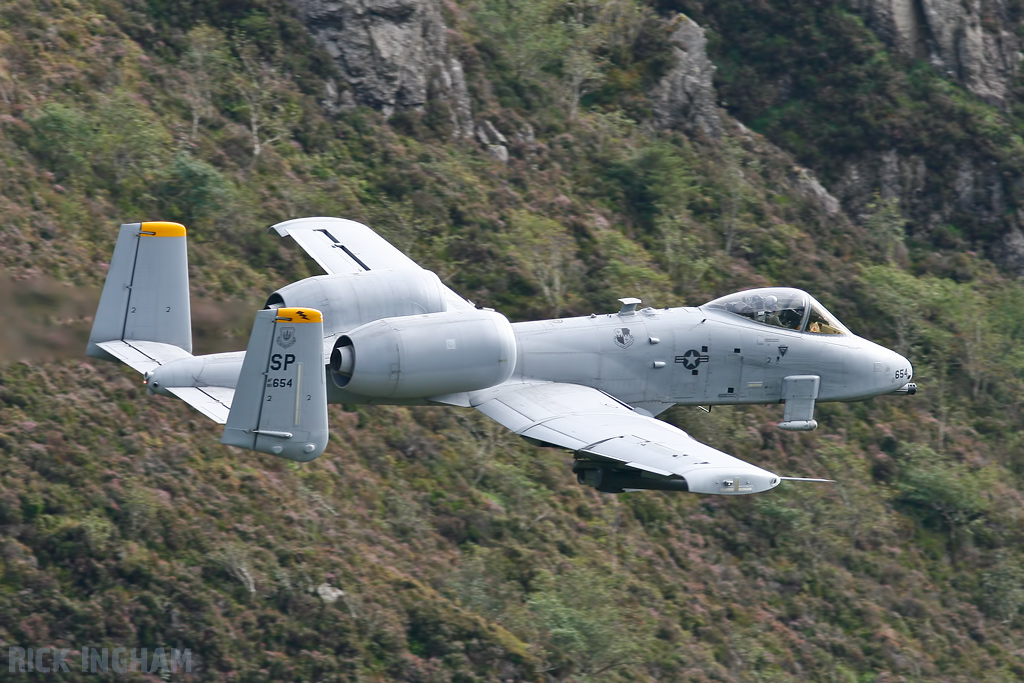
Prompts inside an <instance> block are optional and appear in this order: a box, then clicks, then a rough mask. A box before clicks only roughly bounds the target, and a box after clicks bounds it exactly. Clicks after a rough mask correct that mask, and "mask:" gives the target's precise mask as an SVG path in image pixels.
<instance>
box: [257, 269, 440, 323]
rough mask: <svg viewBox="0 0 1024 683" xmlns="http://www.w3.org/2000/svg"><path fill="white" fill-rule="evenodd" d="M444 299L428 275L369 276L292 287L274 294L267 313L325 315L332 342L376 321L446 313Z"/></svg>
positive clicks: (436, 282)
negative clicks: (312, 311)
mask: <svg viewBox="0 0 1024 683" xmlns="http://www.w3.org/2000/svg"><path fill="white" fill-rule="evenodd" d="M445 294H446V290H445V287H444V285H443V284H441V280H440V279H439V278H438V277H437V275H435V274H434V273H432V272H430V271H429V270H423V269H422V268H406V269H401V270H368V271H366V272H363V273H352V274H344V275H317V276H316V277H309V278H306V279H305V280H299V281H298V282H293V283H292V284H290V285H287V286H285V287H282V288H281V289H279V290H277V291H276V292H274V293H273V294H271V295H270V297H269V298H268V299H267V305H266V308H292V307H307V308H316V309H318V310H319V311H321V312H322V313H323V314H324V336H325V337H331V336H334V335H336V334H338V333H339V332H345V331H347V330H351V329H354V328H356V327H359V326H360V325H363V324H365V323H368V322H370V321H371V320H379V319H380V318H394V317H399V316H406V315H421V314H423V313H440V312H443V311H446V310H448V305H447V302H446V299H445Z"/></svg>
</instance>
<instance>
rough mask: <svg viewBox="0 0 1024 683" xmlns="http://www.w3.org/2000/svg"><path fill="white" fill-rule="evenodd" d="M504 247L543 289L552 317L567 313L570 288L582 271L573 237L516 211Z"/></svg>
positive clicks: (540, 218) (527, 276)
mask: <svg viewBox="0 0 1024 683" xmlns="http://www.w3.org/2000/svg"><path fill="white" fill-rule="evenodd" d="M503 246H504V247H505V249H506V250H507V251H508V253H509V255H510V256H511V257H512V260H513V262H514V263H515V265H516V267H517V269H518V270H519V272H520V273H522V275H523V277H524V278H525V279H526V280H527V281H528V282H530V284H532V285H534V286H536V287H537V288H538V289H540V291H541V294H542V295H543V296H544V301H545V303H546V304H547V305H548V307H549V308H550V309H551V312H552V314H553V315H559V314H560V313H561V312H562V311H563V310H565V306H566V302H567V295H568V291H569V287H570V284H571V283H572V282H573V281H574V280H576V279H577V278H578V277H579V276H580V274H581V273H582V270H583V268H582V265H581V264H580V262H579V261H578V260H576V248H577V247H576V240H575V239H574V238H573V236H572V234H571V233H570V232H569V231H568V230H566V229H565V228H564V227H562V226H561V225H560V224H559V223H557V222H556V221H553V220H551V219H550V218H545V217H544V216H538V215H536V214H532V213H530V212H528V211H516V212H514V213H513V214H512V216H511V218H510V219H509V221H508V231H507V232H506V233H505V235H504V238H503Z"/></svg>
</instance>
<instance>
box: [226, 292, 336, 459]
mask: <svg viewBox="0 0 1024 683" xmlns="http://www.w3.org/2000/svg"><path fill="white" fill-rule="evenodd" d="M323 338H324V326H323V316H322V315H321V314H320V311H318V310H316V309H314V308H279V309H276V310H269V311H260V312H258V313H257V314H256V322H255V324H253V328H252V336H251V337H249V347H248V348H247V349H246V351H245V360H244V361H242V371H241V374H240V375H239V377H238V386H237V387H236V389H235V396H234V400H233V402H232V403H231V412H230V414H229V415H228V421H227V424H226V425H225V426H224V436H223V438H221V443H224V444H227V445H229V446H240V447H242V448H248V449H250V450H253V451H259V452H260V453H269V454H270V455H277V456H280V457H282V458H288V459H289V460H296V461H298V462H309V461H310V460H313V459H314V458H316V457H317V456H318V455H320V454H321V453H323V452H324V448H326V447H327V437H328V427H327V383H326V382H327V380H326V375H325V373H324V364H323Z"/></svg>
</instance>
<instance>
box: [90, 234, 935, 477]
mask: <svg viewBox="0 0 1024 683" xmlns="http://www.w3.org/2000/svg"><path fill="white" fill-rule="evenodd" d="M271 230H274V231H276V232H277V233H278V234H279V235H281V236H282V237H283V236H290V237H292V238H294V239H295V241H296V242H298V243H299V245H300V246H302V247H303V248H304V249H305V250H306V252H307V253H308V254H309V255H310V256H312V257H313V259H314V260H316V262H317V263H319V264H320V265H321V266H322V267H323V269H324V270H325V271H327V275H320V276H317V277H311V278H307V279H305V280H301V281H299V282H295V283H293V284H290V285H287V286H285V287H282V288H281V289H279V290H277V291H276V292H274V293H273V294H271V295H270V298H269V299H267V304H266V307H265V308H264V310H262V311H259V312H258V313H257V314H256V320H255V324H254V326H253V331H252V336H251V337H250V339H249V345H248V347H247V349H246V350H245V351H238V352H233V353H217V354H212V355H206V356H193V355H192V353H191V350H192V332H191V319H190V318H191V316H190V312H189V293H188V264H187V257H186V250H185V239H186V238H185V228H184V227H183V226H181V225H178V224H176V223H161V222H149V223H132V224H127V225H122V226H121V231H120V234H119V236H118V240H117V244H116V247H115V249H114V256H113V258H112V260H111V263H110V271H109V274H108V276H107V281H106V284H105V286H104V289H103V294H102V297H101V299H100V305H99V309H98V311H97V313H96V318H95V322H94V325H93V329H92V334H91V336H90V340H89V346H88V350H87V353H88V354H89V355H90V356H94V357H97V358H105V359H109V360H120V361H123V362H124V363H127V364H128V365H130V366H131V367H132V368H134V369H135V370H137V371H139V372H141V373H143V374H144V375H145V381H146V383H147V386H148V390H149V391H150V392H151V393H157V394H164V395H170V396H177V397H178V398H180V399H182V400H184V401H186V402H187V403H189V404H190V405H192V406H193V407H194V408H196V409H198V410H199V411H200V412H202V413H203V414H205V415H206V416H208V417H210V418H211V419H213V420H214V421H216V422H218V423H221V424H224V425H225V427H224V435H223V438H222V442H223V443H225V444H229V445H232V446H240V447H242V448H248V449H252V450H255V451H260V452H262V453H270V454H273V455H278V456H280V457H284V458H289V459H291V460H296V461H300V462H308V461H310V460H312V459H313V458H316V457H317V456H319V455H320V454H321V453H322V452H323V451H324V449H325V448H326V446H327V441H328V423H327V404H328V403H374V404H399V405H436V404H444V405H452V406H461V407H464V408H475V409H477V410H479V411H480V412H482V413H483V414H485V415H487V416H488V417H489V418H491V419H493V420H495V421H497V422H498V423H500V424H502V425H504V426H505V427H507V428H508V429H510V430H512V431H513V432H515V433H516V434H518V435H520V436H522V437H523V438H525V439H527V440H528V441H530V442H531V443H534V444H536V445H539V446H553V447H558V448H563V449H567V450H569V451H572V452H573V455H574V458H575V461H574V464H573V471H574V472H575V473H576V475H577V478H578V480H579V482H580V483H581V484H584V485H587V486H592V487H594V488H596V489H597V490H598V491H603V492H608V493H620V492H622V491H629V490H637V489H655V490H670V491H693V492H697V493H714V494H730V495H735V494H744V493H759V492H762V491H767V490H769V489H772V488H774V487H776V486H778V484H779V482H780V481H782V480H784V479H794V480H801V481H826V480H821V479H801V478H796V477H780V476H779V475H777V474H774V473H772V472H770V471H768V470H765V469H762V468H760V467H756V466H754V465H751V464H749V463H746V462H744V461H742V460H739V459H738V458H734V457H733V456H731V455H727V454H725V453H722V452H721V451H718V450H715V449H714V448H711V447H710V446H707V445H705V444H703V443H700V442H698V441H696V440H694V439H693V438H691V437H690V436H689V435H687V434H686V433H685V432H683V431H682V430H680V429H677V428H676V427H673V426H672V425H670V424H668V423H666V422H663V421H661V420H657V419H655V416H656V415H658V414H659V413H661V412H663V411H664V410H666V409H667V408H669V407H670V406H673V405H677V404H682V405H695V406H706V407H710V406H714V405H721V404H741V403H783V404H785V413H784V416H783V420H782V422H780V423H779V427H780V428H782V429H790V430H808V429H814V428H815V427H817V422H815V420H814V416H813V412H814V404H815V402H816V401H856V400H861V399H866V398H870V397H872V396H878V395H881V394H893V393H896V394H912V393H914V392H915V391H916V387H915V385H914V384H912V383H911V381H910V380H911V379H912V378H913V368H912V367H911V365H910V362H909V361H907V359H906V358H904V357H903V356H901V355H899V354H897V353H894V352H893V351H890V350H888V349H886V348H883V347H881V346H879V345H877V344H874V343H872V342H870V341H868V340H866V339H862V338H860V337H857V336H856V335H854V334H852V333H851V332H850V331H849V330H847V329H846V327H844V326H843V324H842V323H841V322H839V320H837V319H836V318H835V316H833V315H832V314H831V313H829V312H828V310H826V309H825V307H824V306H822V305H821V304H820V303H818V302H817V301H815V300H814V299H813V298H812V297H811V296H810V295H808V294H807V293H805V292H802V291H800V290H798V289H790V288H784V287H770V288H764V289H754V290H749V291H744V292H739V293H737V294H730V295H728V296H724V297H721V298H719V299H715V300H714V301H711V302H709V303H707V304H705V305H703V306H698V307H694V308H665V309H654V308H640V303H641V302H640V300H639V299H633V298H627V299H620V301H621V302H622V306H621V308H620V309H619V310H618V311H616V312H613V313H607V314H602V315H597V314H595V315H590V316H586V317H581V318H564V319H556V320H538V321H534V322H522V323H510V322H509V321H508V320H507V319H506V318H505V316H503V315H501V314H500V313H497V312H496V311H494V310H491V309H487V308H480V307H477V306H474V305H473V304H472V303H470V302H468V301H466V300H465V299H463V298H462V297H460V296H459V295H457V294H456V293H455V292H453V291H452V290H450V289H449V288H448V287H446V286H445V285H444V284H443V283H442V282H441V281H440V279H438V277H437V275H435V274H434V273H432V272H430V271H428V270H424V269H423V268H421V267H419V266H418V265H417V264H416V263H415V262H413V261H412V260H411V259H409V258H408V257H407V256H406V255H405V254H403V253H402V252H400V251H399V250H398V249H396V248H395V247H393V246H392V245H391V244H389V243H388V242H387V241H385V240H384V239H383V238H382V237H380V236H379V235H377V234H376V233H375V232H373V231H372V230H371V229H370V228H368V227H366V226H365V225H362V224H360V223H356V222H354V221H350V220H344V219H340V218H300V219H296V220H290V221H286V222H284V223H280V224H278V225H275V226H273V227H272V228H271Z"/></svg>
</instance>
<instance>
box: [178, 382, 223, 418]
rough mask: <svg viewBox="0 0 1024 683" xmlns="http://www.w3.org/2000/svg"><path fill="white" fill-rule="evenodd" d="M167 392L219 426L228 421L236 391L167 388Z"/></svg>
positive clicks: (212, 388)
mask: <svg viewBox="0 0 1024 683" xmlns="http://www.w3.org/2000/svg"><path fill="white" fill-rule="evenodd" d="M167 391H169V392H170V393H172V394H174V395H175V396H177V397H178V398H180V399H181V400H182V401H184V402H185V403H187V404H189V405H190V406H192V407H193V408H195V409H196V410H198V411H199V412H201V413H202V414H203V415H205V416H206V417H208V418H210V419H211V420H213V421H214V422H216V423H217V424H224V423H225V422H227V421H228V414H229V413H230V412H231V401H232V399H233V398H234V395H235V390H234V389H231V388H230V387H167Z"/></svg>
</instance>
